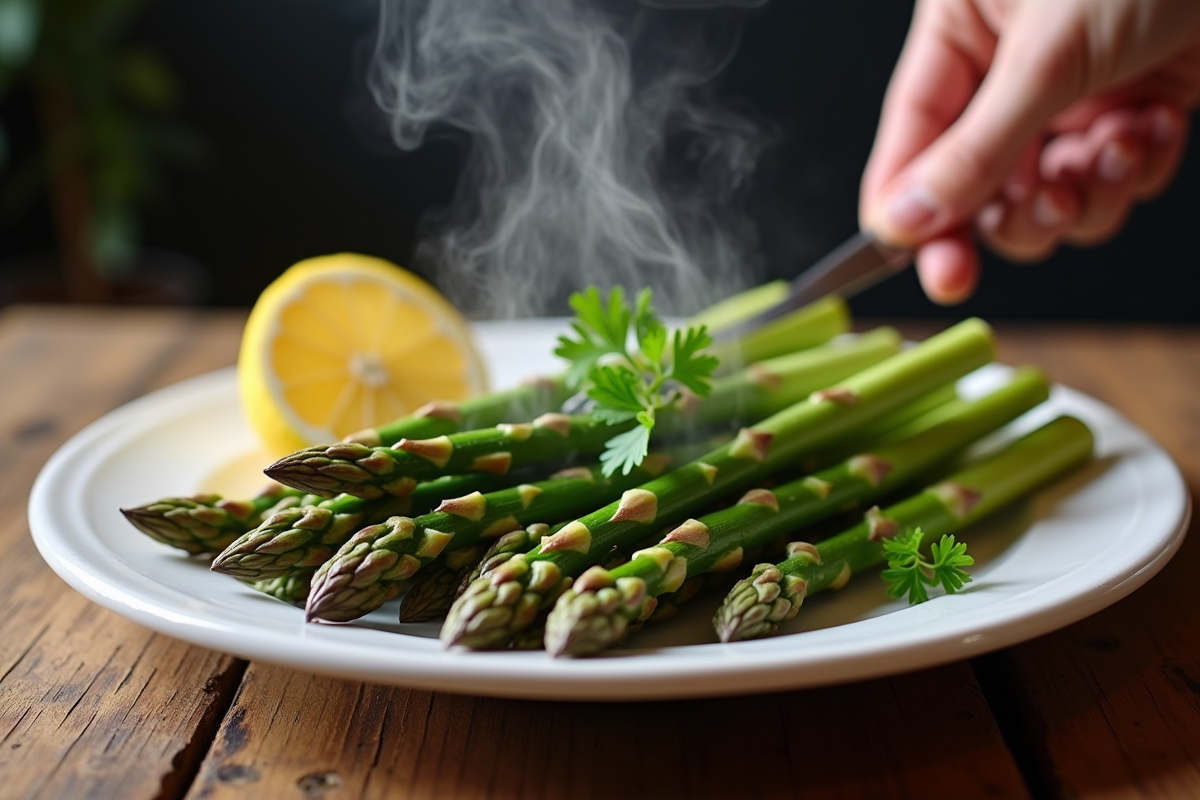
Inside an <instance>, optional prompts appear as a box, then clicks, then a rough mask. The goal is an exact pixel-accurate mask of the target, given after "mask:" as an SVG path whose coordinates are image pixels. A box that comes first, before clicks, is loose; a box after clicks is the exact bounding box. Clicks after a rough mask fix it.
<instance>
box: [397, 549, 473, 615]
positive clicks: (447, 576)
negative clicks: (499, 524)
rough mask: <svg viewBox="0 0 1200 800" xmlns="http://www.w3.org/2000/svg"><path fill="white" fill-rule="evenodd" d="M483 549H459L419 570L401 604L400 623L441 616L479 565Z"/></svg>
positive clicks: (448, 608) (445, 554)
mask: <svg viewBox="0 0 1200 800" xmlns="http://www.w3.org/2000/svg"><path fill="white" fill-rule="evenodd" d="M486 549H487V548H486V547H485V546H484V545H483V544H482V543H481V544H474V545H471V546H470V547H460V548H458V549H457V550H451V551H450V552H448V553H444V554H443V555H442V557H441V558H440V559H438V560H437V561H435V562H433V563H432V564H429V565H428V566H426V567H425V568H424V569H422V570H421V571H420V572H419V573H418V574H417V577H416V578H414V579H413V581H412V585H411V586H410V587H409V589H408V593H407V594H405V595H404V601H403V602H402V603H400V621H401V622H428V621H429V620H431V619H437V618H438V617H441V616H444V615H445V613H446V612H447V611H448V610H450V604H451V603H453V602H454V597H455V595H456V593H457V591H458V585H459V584H460V583H462V580H463V578H465V577H466V576H467V575H469V574H470V573H471V570H473V569H474V568H475V567H477V566H479V561H480V559H482V558H483V554H484V552H485V551H486Z"/></svg>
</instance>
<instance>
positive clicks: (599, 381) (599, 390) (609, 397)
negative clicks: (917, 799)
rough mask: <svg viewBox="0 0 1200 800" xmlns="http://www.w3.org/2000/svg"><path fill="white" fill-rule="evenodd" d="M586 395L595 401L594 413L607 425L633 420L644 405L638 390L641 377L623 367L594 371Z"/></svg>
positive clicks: (640, 386) (640, 385)
mask: <svg viewBox="0 0 1200 800" xmlns="http://www.w3.org/2000/svg"><path fill="white" fill-rule="evenodd" d="M591 377H592V385H591V386H589V387H588V390H587V393H588V397H590V398H592V399H593V400H595V401H596V407H595V409H594V410H593V413H594V414H596V415H597V416H599V417H602V418H603V419H604V420H605V421H606V422H608V423H609V424H613V423H617V422H625V421H626V420H630V419H633V418H634V417H636V416H637V415H638V413H640V412H641V411H642V409H643V408H645V403H644V401H643V400H642V397H641V394H640V390H641V388H642V379H641V378H640V377H639V376H638V374H637V373H636V372H634V371H633V370H631V369H630V368H629V367H625V366H619V365H618V366H613V367H607V368H605V369H597V370H593V371H592V373H591Z"/></svg>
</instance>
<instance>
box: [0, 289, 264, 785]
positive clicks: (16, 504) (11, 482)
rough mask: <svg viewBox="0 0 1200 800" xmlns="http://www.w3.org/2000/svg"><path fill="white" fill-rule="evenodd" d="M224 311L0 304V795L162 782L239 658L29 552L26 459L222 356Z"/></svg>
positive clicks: (226, 688)
mask: <svg viewBox="0 0 1200 800" xmlns="http://www.w3.org/2000/svg"><path fill="white" fill-rule="evenodd" d="M239 319H241V315H237V314H215V315H209V314H194V313H193V314H181V313H177V312H154V311H149V312H148V311H131V310H126V311H119V312H112V311H98V310H94V311H93V310H76V311H64V310H61V309H38V308H12V309H7V310H5V311H4V312H3V314H0V380H2V381H3V386H4V388H5V399H4V403H3V404H0V437H2V438H0V520H3V522H2V523H0V552H2V553H3V554H4V559H3V562H2V566H0V571H2V573H0V574H2V579H0V607H3V608H4V609H5V614H4V615H3V616H0V775H2V776H4V781H3V783H2V784H0V796H4V797H46V798H75V797H84V796H87V797H112V798H130V799H131V800H136V799H137V798H153V797H177V796H179V794H180V793H181V792H182V791H183V789H184V788H185V787H186V785H187V784H188V783H189V782H190V780H191V777H192V775H193V774H194V772H195V769H196V768H197V765H198V763H199V759H200V757H202V756H203V754H204V753H205V751H206V750H207V746H208V743H209V740H210V739H211V737H212V735H213V732H214V731H215V728H216V725H217V723H218V722H219V721H220V718H221V716H222V714H223V712H224V710H225V708H227V707H228V704H229V702H230V700H231V697H232V693H233V691H234V690H235V689H236V685H237V682H238V679H239V678H240V674H241V671H242V670H243V668H244V665H243V664H242V663H241V662H237V661H235V660H234V659H231V658H229V657H227V656H222V655H219V654H216V653H213V652H210V651H207V650H204V649H201V648H195V647H190V646H188V645H185V644H183V643H181V642H178V641H176V640H173V639H169V638H167V637H163V636H158V635H155V634H152V633H151V632H150V631H148V630H146V629H145V628H141V627H139V626H137V625H135V624H133V623H131V622H128V621H126V620H124V619H122V618H121V617H118V616H117V615H115V614H112V613H110V612H108V611H105V610H104V609H102V608H100V607H99V606H96V605H94V604H92V603H90V602H89V601H87V600H85V599H84V598H83V597H82V596H81V595H79V594H77V593H76V592H74V591H73V590H71V589H70V588H69V587H67V586H66V585H65V584H64V583H63V582H62V581H61V580H59V578H58V577H57V576H56V575H54V574H53V573H52V572H51V571H50V569H49V567H47V566H46V564H45V562H44V561H42V559H41V557H40V556H39V555H38V554H37V552H36V549H35V548H34V545H33V542H32V540H31V539H30V537H29V532H28V528H27V525H26V523H25V504H26V502H27V499H28V495H29V490H30V488H31V486H32V483H33V479H34V477H35V475H36V474H37V471H38V470H39V469H40V467H41V465H42V464H43V463H44V462H45V460H46V459H47V458H48V457H49V456H50V454H51V453H52V452H53V451H54V449H56V448H57V447H58V446H59V445H60V444H61V443H62V442H63V441H65V439H66V438H67V437H68V436H69V435H70V434H72V433H74V432H75V431H77V430H79V429H80V428H82V427H83V426H84V425H85V424H87V423H89V422H91V421H92V420H94V419H95V418H97V417H99V416H100V415H101V414H103V413H104V412H106V411H108V410H110V409H112V408H114V407H116V406H118V405H120V404H122V403H124V402H126V401H128V400H131V399H133V398H134V397H137V396H139V395H141V394H143V393H145V392H147V391H149V390H151V389H154V388H158V387H159V386H163V385H165V384H168V383H172V382H174V381H176V380H179V379H180V378H183V377H186V376H188V375H191V374H195V373H197V372H201V371H205V370H208V369H212V368H215V367H218V366H222V365H225V364H229V363H232V361H233V357H234V353H235V352H236V342H237V339H236V334H237V327H238V324H239V323H238V322H237V321H238V320H239Z"/></svg>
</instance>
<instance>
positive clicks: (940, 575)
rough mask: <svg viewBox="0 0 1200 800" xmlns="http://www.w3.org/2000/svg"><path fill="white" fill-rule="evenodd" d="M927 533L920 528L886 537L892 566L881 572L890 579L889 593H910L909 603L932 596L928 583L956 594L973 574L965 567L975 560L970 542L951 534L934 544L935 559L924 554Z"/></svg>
mask: <svg viewBox="0 0 1200 800" xmlns="http://www.w3.org/2000/svg"><path fill="white" fill-rule="evenodd" d="M924 536H925V533H924V531H922V530H921V529H920V528H916V529H914V530H911V531H909V532H908V533H904V534H901V535H899V536H895V537H893V538H891V539H884V540H883V553H884V557H885V558H886V559H887V563H888V568H887V569H885V570H884V571H883V572H882V573H880V576H881V577H882V578H883V579H884V580H885V581H887V583H888V588H887V593H888V596H889V597H897V598H898V597H903V596H905V595H907V596H908V603H909V605H916V604H917V603H924V602H925V601H926V600H928V599H929V593H928V591H927V590H926V588H925V587H926V586H939V585H940V586H941V587H942V588H943V589H944V590H945V592H946V594H954V593H955V592H957V591H958V590H960V589H962V587H963V585H964V584H967V583H970V582H971V576H970V575H968V574H967V573H966V571H964V570H963V569H962V568H963V567H969V566H970V565H972V564H974V563H975V559H973V558H971V556H969V555H967V554H966V553H967V544H966V542H957V543H956V542H955V541H954V535H953V534H948V535H944V536H942V538H941V541H940V542H934V543H933V545H932V546H931V548H930V550H931V557H932V560H931V561H930V560H926V559H925V558H924V557H923V556H922V555H921V539H923V538H924Z"/></svg>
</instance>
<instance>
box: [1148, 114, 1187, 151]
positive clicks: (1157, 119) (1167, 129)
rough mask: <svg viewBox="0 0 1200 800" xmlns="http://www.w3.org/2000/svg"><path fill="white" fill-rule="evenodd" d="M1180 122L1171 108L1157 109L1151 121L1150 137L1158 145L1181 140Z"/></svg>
mask: <svg viewBox="0 0 1200 800" xmlns="http://www.w3.org/2000/svg"><path fill="white" fill-rule="evenodd" d="M1179 128H1180V126H1179V120H1178V118H1176V116H1175V112H1173V111H1171V109H1169V108H1158V109H1155V111H1154V115H1153V116H1152V117H1151V119H1150V137H1151V138H1152V139H1153V140H1154V141H1155V143H1156V144H1171V143H1172V142H1174V141H1175V140H1176V139H1178V138H1179Z"/></svg>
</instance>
